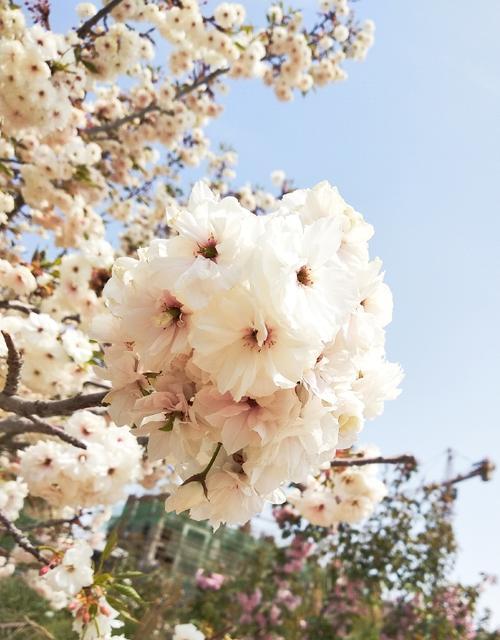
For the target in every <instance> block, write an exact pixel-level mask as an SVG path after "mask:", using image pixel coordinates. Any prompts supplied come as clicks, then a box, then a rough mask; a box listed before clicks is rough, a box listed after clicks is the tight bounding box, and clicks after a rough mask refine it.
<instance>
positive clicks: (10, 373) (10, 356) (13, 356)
mask: <svg viewBox="0 0 500 640" xmlns="http://www.w3.org/2000/svg"><path fill="white" fill-rule="evenodd" d="M2 335H3V339H4V340H5V344H6V345H7V377H6V378H5V385H4V388H3V391H2V394H3V395H6V396H13V395H14V394H15V393H16V391H17V388H18V386H19V376H20V375H21V367H22V366H23V361H22V360H21V356H20V355H19V352H18V351H17V349H16V346H15V344H14V341H13V340H12V337H11V335H10V334H9V333H7V332H6V331H2Z"/></svg>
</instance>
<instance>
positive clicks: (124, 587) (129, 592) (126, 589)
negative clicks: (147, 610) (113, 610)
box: [112, 583, 144, 603]
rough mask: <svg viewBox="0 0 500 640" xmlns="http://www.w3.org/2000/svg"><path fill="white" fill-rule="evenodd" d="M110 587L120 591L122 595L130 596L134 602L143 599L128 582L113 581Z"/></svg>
mask: <svg viewBox="0 0 500 640" xmlns="http://www.w3.org/2000/svg"><path fill="white" fill-rule="evenodd" d="M112 589H115V590H116V591H118V592H119V593H121V594H122V595H123V596H127V598H132V600H135V601H136V602H140V603H142V602H144V600H143V599H142V598H141V596H140V595H139V594H138V593H137V591H136V590H135V589H134V587H132V586H130V585H129V584H121V583H115V584H114V585H113V586H112Z"/></svg>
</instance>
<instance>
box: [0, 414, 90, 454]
mask: <svg viewBox="0 0 500 640" xmlns="http://www.w3.org/2000/svg"><path fill="white" fill-rule="evenodd" d="M28 418H29V419H28V420H23V419H21V418H6V419H4V420H0V431H4V432H5V433H6V434H7V435H8V436H9V437H12V436H13V435H19V434H23V433H43V434H45V435H48V436H54V437H57V438H59V439H60V440H62V441H63V442H67V443H68V444H71V445H72V446H73V447H78V448H79V449H86V448H87V445H86V444H85V443H84V442H82V441H81V440H78V438H74V437H73V436H71V435H69V434H68V433H66V432H65V431H64V429H61V427H55V426H53V425H51V424H49V423H48V422H44V421H42V420H40V419H39V418H37V417H36V416H34V415H30V416H28Z"/></svg>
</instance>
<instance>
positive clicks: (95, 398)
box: [0, 391, 107, 418]
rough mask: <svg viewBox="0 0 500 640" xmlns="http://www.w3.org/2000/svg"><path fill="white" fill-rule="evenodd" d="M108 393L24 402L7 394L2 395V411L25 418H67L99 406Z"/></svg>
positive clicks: (101, 392) (0, 404)
mask: <svg viewBox="0 0 500 640" xmlns="http://www.w3.org/2000/svg"><path fill="white" fill-rule="evenodd" d="M106 393H107V392H106V391H99V392H96V393H88V394H85V395H78V396H73V397H72V398H65V399H64V400H24V399H23V398H20V397H19V396H8V395H6V394H5V393H0V409H3V410H4V411H10V412H11V413H15V414H17V415H18V416H24V417H25V418H29V417H30V416H33V415H36V416H40V417H41V418H46V417H48V416H67V415H70V414H72V413H73V412H75V411H78V410H79V409H89V408H90V407H97V406H99V405H100V404H101V403H102V401H103V400H104V397H105V396H106Z"/></svg>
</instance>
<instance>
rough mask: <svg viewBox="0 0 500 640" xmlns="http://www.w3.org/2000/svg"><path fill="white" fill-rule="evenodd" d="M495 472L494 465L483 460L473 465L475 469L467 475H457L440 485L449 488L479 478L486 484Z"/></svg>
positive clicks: (489, 461) (487, 460) (488, 460)
mask: <svg viewBox="0 0 500 640" xmlns="http://www.w3.org/2000/svg"><path fill="white" fill-rule="evenodd" d="M494 471H495V464H494V463H493V461H492V460H490V459H489V458H484V460H481V461H480V462H478V463H477V464H476V465H475V468H473V469H472V471H469V473H459V474H458V475H457V476H455V477H454V478H452V479H451V480H446V481H445V482H442V483H441V486H443V487H451V486H452V485H454V484H458V483H459V482H463V481H464V480H469V479H470V478H475V477H479V478H481V480H482V481H483V482H488V481H489V480H491V476H492V474H493V472H494Z"/></svg>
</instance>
